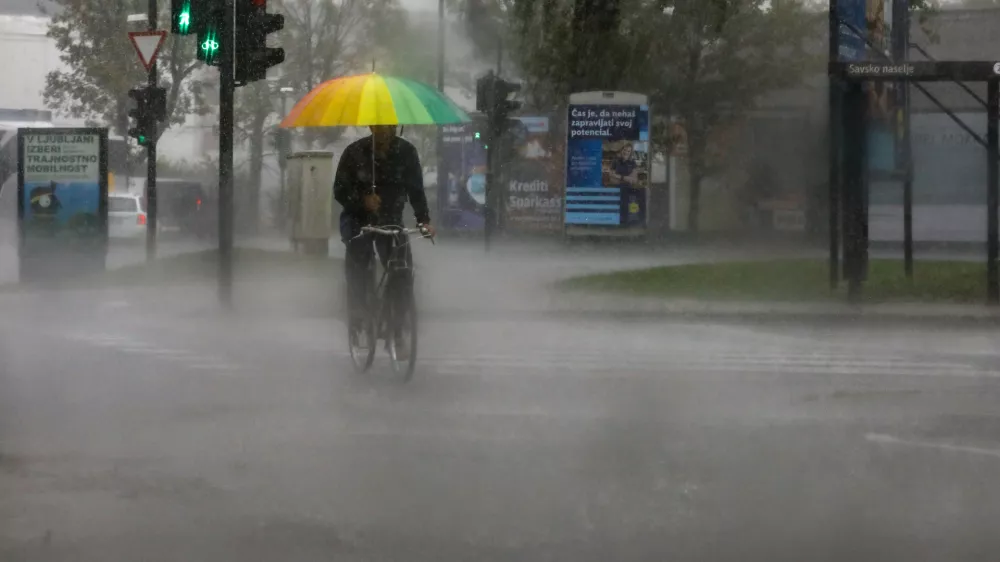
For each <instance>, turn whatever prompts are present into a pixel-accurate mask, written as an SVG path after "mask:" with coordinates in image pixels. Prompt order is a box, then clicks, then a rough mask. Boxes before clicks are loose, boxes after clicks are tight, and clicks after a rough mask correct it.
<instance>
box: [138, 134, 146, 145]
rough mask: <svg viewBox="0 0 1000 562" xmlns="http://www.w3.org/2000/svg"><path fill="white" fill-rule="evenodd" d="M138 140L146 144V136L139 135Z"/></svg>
mask: <svg viewBox="0 0 1000 562" xmlns="http://www.w3.org/2000/svg"><path fill="white" fill-rule="evenodd" d="M138 141H139V144H146V137H145V136H143V135H139V138H138Z"/></svg>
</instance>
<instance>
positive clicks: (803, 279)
mask: <svg viewBox="0 0 1000 562" xmlns="http://www.w3.org/2000/svg"><path fill="white" fill-rule="evenodd" d="M827 267H828V266H827V262H826V261H824V260H809V259H790V260H774V261H753V262H728V263H714V264H692V265H679V266H668V267H655V268H650V269H641V270H633V271H621V272H614V273H604V274H597V275H587V276H582V277H574V278H571V279H567V280H564V281H562V282H560V283H558V284H557V286H558V287H559V288H561V289H565V290H582V291H597V292H607V293H615V294H623V295H631V296H645V297H649V296H654V297H663V298H676V299H701V300H715V301H773V302H803V301H805V302H808V301H831V300H834V299H842V298H843V296H844V287H841V288H840V289H839V290H837V291H834V292H831V291H830V289H829V270H828V269H827ZM842 285H844V284H842ZM863 295H864V298H865V300H866V301H872V302H943V303H981V302H983V300H984V299H985V298H986V266H985V264H983V263H976V262H958V261H926V262H916V263H915V264H914V273H913V279H912V280H908V279H906V276H905V274H904V272H903V262H902V261H901V260H872V261H871V262H870V266H869V271H868V279H867V281H866V282H865V285H864V289H863Z"/></svg>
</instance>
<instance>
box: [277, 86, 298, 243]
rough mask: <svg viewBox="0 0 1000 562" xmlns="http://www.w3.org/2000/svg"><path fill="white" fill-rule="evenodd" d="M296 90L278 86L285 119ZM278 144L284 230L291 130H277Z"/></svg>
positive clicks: (282, 225) (281, 224) (279, 222)
mask: <svg viewBox="0 0 1000 562" xmlns="http://www.w3.org/2000/svg"><path fill="white" fill-rule="evenodd" d="M294 92H295V88H292V87H291V86H282V87H280V88H278V93H279V94H281V118H282V119H284V117H285V115H288V96H289V94H292V93H294ZM276 135H277V137H276V140H277V141H278V142H277V143H276V144H277V145H278V146H277V148H278V151H277V152H278V170H279V173H278V175H279V179H280V182H281V183H280V184H279V188H278V189H279V193H280V195H279V200H280V201H281V213H280V217H278V226H279V227H280V228H281V229H282V230H284V228H285V218H286V217H285V215H286V214H287V212H288V210H287V208H286V207H287V201H286V199H287V186H286V184H285V165H286V157H287V156H288V152H289V150H290V149H291V144H292V139H291V134H290V133H289V131H287V130H284V129H278V130H277V131H276Z"/></svg>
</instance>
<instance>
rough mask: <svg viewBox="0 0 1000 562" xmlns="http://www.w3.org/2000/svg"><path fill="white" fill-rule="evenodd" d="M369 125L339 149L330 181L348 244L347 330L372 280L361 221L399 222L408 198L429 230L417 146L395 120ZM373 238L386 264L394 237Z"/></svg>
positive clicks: (358, 320) (354, 325) (360, 312)
mask: <svg viewBox="0 0 1000 562" xmlns="http://www.w3.org/2000/svg"><path fill="white" fill-rule="evenodd" d="M369 129H370V130H371V133H372V134H371V136H368V137H365V138H363V139H360V140H357V141H355V142H353V143H351V144H350V145H348V147H347V148H346V149H344V153H343V154H342V155H341V156H340V163H339V164H338V165H337V174H336V176H335V177H334V181H333V197H334V199H336V200H337V202H338V203H340V205H341V206H342V207H343V209H344V210H343V212H342V213H341V214H340V236H341V239H342V240H343V242H344V243H345V244H346V245H347V248H346V250H347V258H346V260H345V264H344V265H345V267H344V269H345V271H346V273H347V300H348V306H349V314H350V319H349V324H348V328H349V329H350V330H357V329H358V328H359V327H360V326H361V324H362V322H363V321H364V318H365V313H366V309H365V305H366V303H365V294H366V292H367V290H368V288H369V286H370V285H371V284H373V283H374V278H373V276H372V273H373V270H372V268H371V264H372V260H373V259H374V255H373V253H374V252H373V250H372V238H371V235H362V236H359V234H361V227H363V226H366V225H374V226H402V224H403V210H404V208H405V206H406V201H407V199H409V201H410V206H411V207H413V214H414V216H415V217H416V219H417V224H418V225H420V226H421V228H422V229H424V231H425V232H426V233H427V235H428V236H433V235H434V228H433V227H432V226H431V224H430V223H431V220H430V219H431V217H430V212H429V211H428V208H427V196H426V195H425V194H424V177H423V168H422V167H421V166H420V157H419V155H418V154H417V149H416V147H414V146H413V145H412V144H411V143H410V142H408V141H407V140H405V139H403V138H400V137H399V136H397V134H396V127H395V126H394V125H378V126H372V127H369ZM399 236H401V237H402V236H405V235H403V234H400V235H399ZM374 241H375V246H376V247H377V249H378V255H379V259H380V261H381V262H382V266H383V267H385V266H386V265H387V263H386V262H387V261H388V259H389V251H390V248H391V246H392V242H393V241H392V240H391V239H390V238H389V237H387V236H375V238H374ZM403 252H404V259H405V260H406V263H407V264H412V262H413V258H412V255H411V254H410V248H409V246H408V245H404V246H403ZM411 281H412V279H411ZM403 296H405V295H398V296H394V297H393V298H398V297H403ZM397 344H398V342H397Z"/></svg>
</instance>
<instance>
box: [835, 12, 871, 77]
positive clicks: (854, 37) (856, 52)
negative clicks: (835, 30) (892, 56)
mask: <svg viewBox="0 0 1000 562" xmlns="http://www.w3.org/2000/svg"><path fill="white" fill-rule="evenodd" d="M869 1H870V0H838V1H837V18H838V19H839V21H840V26H839V29H840V34H839V37H837V48H838V50H839V54H840V60H841V62H852V61H860V60H865V59H866V58H867V57H868V50H867V48H866V47H865V40H864V38H863V37H862V36H860V35H858V34H857V33H855V31H854V30H858V31H860V32H861V33H864V31H865V29H867V12H868V9H867V8H868V7H867V4H868V2H869ZM851 28H853V29H851Z"/></svg>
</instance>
